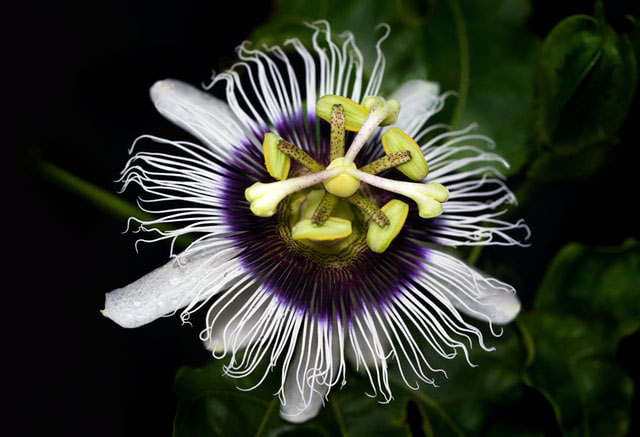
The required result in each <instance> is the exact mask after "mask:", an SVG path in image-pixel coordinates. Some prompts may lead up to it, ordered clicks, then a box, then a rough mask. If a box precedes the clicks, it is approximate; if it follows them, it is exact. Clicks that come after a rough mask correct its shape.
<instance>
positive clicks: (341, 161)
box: [245, 95, 449, 252]
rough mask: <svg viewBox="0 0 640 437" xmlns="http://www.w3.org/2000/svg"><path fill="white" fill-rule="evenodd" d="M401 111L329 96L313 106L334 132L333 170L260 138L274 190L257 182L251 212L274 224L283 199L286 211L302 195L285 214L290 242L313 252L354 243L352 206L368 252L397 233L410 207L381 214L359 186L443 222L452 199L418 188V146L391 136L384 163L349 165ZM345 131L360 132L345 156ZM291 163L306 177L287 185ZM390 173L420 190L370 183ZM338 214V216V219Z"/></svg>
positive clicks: (271, 137)
mask: <svg viewBox="0 0 640 437" xmlns="http://www.w3.org/2000/svg"><path fill="white" fill-rule="evenodd" d="M399 111H400V105H399V103H398V102H397V101H396V100H389V101H386V102H385V101H384V99H382V98H381V97H367V98H365V100H364V102H363V104H362V105H359V104H358V103H356V102H353V101H351V100H349V99H347V98H344V97H339V96H331V95H327V96H324V97H322V98H321V99H320V100H318V104H317V106H316V114H317V115H318V116H319V117H320V118H322V119H323V120H325V121H327V122H329V123H330V125H331V137H330V141H331V144H330V145H331V147H330V159H331V163H330V164H329V165H328V166H327V168H326V169H323V166H322V165H321V164H320V163H318V162H317V161H316V160H315V159H313V157H311V156H310V155H308V154H307V153H306V152H304V151H303V150H302V149H301V148H299V147H297V146H295V145H294V144H292V143H290V142H288V141H286V140H284V139H282V138H280V137H278V136H277V135H275V134H273V133H270V132H269V133H267V134H265V137H264V142H263V145H262V147H263V153H264V159H265V166H266V167H267V171H268V172H269V174H270V175H271V176H273V177H274V178H275V179H277V180H278V182H271V183H266V184H265V183H261V182H256V183H255V184H253V185H252V186H250V187H249V188H247V189H246V190H245V197H246V198H247V200H248V201H249V202H250V204H251V205H250V206H251V211H252V212H253V213H254V214H255V215H258V216H261V217H270V216H273V215H274V214H275V213H276V211H277V210H278V204H279V203H280V201H282V200H283V199H285V198H287V199H289V202H288V203H289V204H291V203H292V200H291V195H292V194H294V193H297V192H299V193H300V194H301V195H297V196H296V197H295V202H293V204H294V207H293V208H292V209H290V208H288V207H287V208H286V209H287V210H289V212H290V213H291V216H292V217H294V218H295V220H293V221H292V222H291V223H290V224H289V225H290V238H292V239H293V240H294V241H306V242H307V244H308V245H311V246H312V247H316V246H318V244H321V247H326V246H327V245H335V246H340V247H343V246H344V244H349V243H348V242H349V241H350V240H353V237H352V236H353V234H354V226H353V224H354V214H353V211H352V210H351V209H352V208H351V206H350V205H353V206H355V207H356V208H357V210H359V213H360V215H361V216H362V220H359V222H358V224H359V226H358V228H360V227H361V226H360V225H362V226H363V228H362V231H364V229H365V228H366V229H367V235H366V244H367V246H368V247H369V249H371V250H372V251H373V252H384V251H385V250H386V249H387V248H388V247H389V245H390V244H391V241H392V240H393V239H394V238H395V237H396V236H397V235H398V233H399V232H400V230H401V229H402V226H403V225H404V222H405V220H406V218H407V214H408V210H409V207H408V205H407V204H406V203H404V202H402V201H400V200H398V199H393V200H391V201H390V202H388V203H387V204H385V205H384V206H382V207H379V206H378V205H377V204H376V203H375V201H372V199H370V198H368V197H367V196H365V195H363V193H364V192H362V190H360V188H361V183H362V182H364V183H366V184H368V185H372V186H374V187H377V188H380V189H383V190H386V191H389V192H392V193H396V194H400V195H403V196H406V197H409V198H410V199H412V200H413V201H414V202H415V203H416V204H417V206H418V211H419V215H420V217H422V218H432V217H436V216H438V215H440V214H441V213H442V203H443V202H445V201H446V200H447V199H448V198H449V192H448V190H447V189H446V188H445V187H444V186H442V185H440V184H438V183H434V182H428V183H423V182H422V181H423V180H424V178H425V177H426V176H427V173H428V165H427V162H426V161H425V158H424V155H423V154H422V151H421V149H420V147H419V146H418V144H416V142H415V141H414V140H413V139H412V138H411V137H409V136H408V135H407V134H405V133H404V132H402V131H401V130H399V129H397V128H392V129H390V130H388V131H387V132H385V134H384V135H382V145H383V148H384V151H385V153H386V155H385V156H384V157H382V158H380V159H377V160H375V161H373V162H371V163H369V164H367V165H365V166H364V167H361V168H360V169H358V168H357V167H356V165H355V163H354V159H355V157H356V156H357V154H358V152H359V151H360V149H361V148H362V147H363V145H364V144H365V142H366V141H367V140H368V139H369V137H370V136H371V135H372V133H373V132H374V131H375V129H376V128H377V127H378V126H386V125H389V124H393V123H395V121H396V120H397V118H398V113H399ZM345 130H350V131H354V132H357V133H356V136H355V137H354V139H353V142H352V143H351V145H350V147H349V150H348V153H347V154H346V156H345V148H344V142H345ZM291 159H294V160H295V161H296V162H298V164H300V165H302V166H303V167H305V168H306V169H307V170H309V173H308V174H306V175H304V176H298V177H295V178H292V179H288V174H289V169H290V160H291ZM394 167H395V168H397V169H398V170H399V171H400V172H402V173H404V174H405V175H406V176H407V177H408V178H409V179H412V180H414V181H419V182H405V181H396V180H392V179H385V178H382V177H379V176H375V175H376V174H377V173H380V172H383V171H385V170H388V169H390V168H394ZM309 188H311V190H309ZM365 191H368V190H365ZM295 205H297V206H295ZM301 207H303V211H302V212H301V213H300V212H296V208H301ZM340 208H341V209H342V212H339V211H340ZM345 208H346V209H345ZM347 212H348V213H347ZM363 236H364V233H363V232H361V231H360V229H359V232H358V236H357V239H358V241H362V240H363V238H362V237H363ZM354 237H355V236H354ZM345 241H346V242H347V243H345ZM319 242H322V243H319ZM316 248H317V247H316Z"/></svg>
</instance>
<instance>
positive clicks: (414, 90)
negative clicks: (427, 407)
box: [103, 21, 529, 422]
mask: <svg viewBox="0 0 640 437" xmlns="http://www.w3.org/2000/svg"><path fill="white" fill-rule="evenodd" d="M309 27H310V28H311V29H312V31H313V34H312V45H313V47H312V49H311V50H310V49H308V48H306V47H305V46H304V45H303V44H302V43H301V41H299V40H298V39H290V40H288V41H286V42H285V44H284V46H285V47H286V48H288V49H291V50H289V51H288V52H285V51H284V49H283V48H281V47H278V46H274V47H264V48H263V49H262V50H257V49H252V48H251V46H250V44H249V43H244V44H242V45H241V46H240V47H239V48H238V50H237V52H238V57H239V59H240V61H239V62H238V63H237V64H235V65H234V66H233V67H232V68H231V69H230V70H229V71H226V72H223V73H221V74H218V75H214V77H213V80H212V81H211V82H210V83H209V84H208V85H207V86H206V87H205V88H206V89H207V90H209V89H211V88H213V87H214V86H222V85H224V87H225V89H224V91H225V96H226V101H224V100H221V99H218V98H216V97H214V96H213V95H211V94H210V93H209V92H206V91H202V90H199V89H197V88H195V87H192V86H190V85H187V84H185V83H183V82H180V81H177V80H163V81H160V82H157V83H156V84H154V85H153V87H152V88H151V98H152V100H153V103H154V105H155V107H156V108H157V110H158V111H159V112H160V113H161V114H162V115H164V116H165V117H166V118H168V119H169V120H170V121H172V122H173V123H175V124H177V125H178V126H180V127H182V128H184V129H185V130H186V131H188V132H189V133H191V134H192V135H193V136H195V137H196V138H197V139H198V140H199V141H200V143H196V142H192V141H173V140H167V139H162V138H158V137H155V136H150V135H144V136H141V137H139V138H138V139H137V140H136V141H135V143H134V144H133V146H132V148H131V153H135V154H134V155H133V156H132V157H131V158H130V160H129V161H128V163H127V165H126V167H125V169H124V170H123V173H122V178H121V182H122V184H123V190H124V189H126V188H127V187H129V186H131V185H137V186H138V187H139V188H140V189H141V190H142V192H143V193H144V194H143V198H141V199H140V205H141V207H142V208H143V209H144V210H145V211H148V212H150V213H152V214H154V215H155V216H156V217H158V218H157V219H155V220H152V221H139V220H136V219H131V221H130V223H137V224H138V226H139V228H140V230H145V231H147V230H149V231H152V232H155V234H152V235H153V237H152V238H150V239H147V240H143V241H159V240H170V241H171V242H172V244H171V248H172V254H171V257H172V259H171V260H170V261H169V262H168V263H167V264H165V265H164V266H162V267H160V268H158V269H156V270H154V271H153V272H151V273H149V274H148V275H146V276H144V277H142V278H141V279H139V280H138V281H136V282H134V283H132V284H130V285H128V286H126V287H123V288H120V289H117V290H114V291H112V292H110V293H107V295H106V302H105V309H104V311H103V313H104V315H105V316H107V317H109V318H110V319H112V320H113V321H115V322H116V323H118V324H119V325H121V326H123V327H127V328H134V327H138V326H141V325H144V324H147V323H149V322H151V321H153V320H155V319H157V318H159V317H163V316H166V315H171V314H174V313H176V312H177V311H179V310H180V309H182V312H181V319H182V321H183V322H188V320H189V318H190V316H191V314H193V313H194V312H196V311H198V310H200V309H204V311H205V312H206V317H205V323H206V327H205V329H204V330H203V331H202V333H201V338H202V340H203V341H204V343H205V345H206V347H207V348H208V349H210V350H211V352H212V354H213V356H214V357H216V358H223V357H226V359H227V360H228V362H227V364H226V366H225V367H224V371H225V373H226V374H227V375H229V376H231V377H236V378H239V377H243V376H246V375H248V374H250V373H252V372H259V375H260V378H259V379H260V381H262V380H263V379H264V378H265V377H266V376H267V375H268V374H269V373H270V372H272V371H276V372H277V373H279V374H280V377H281V385H280V389H279V390H278V392H277V396H279V398H280V401H281V415H282V416H283V417H284V418H285V419H287V420H289V421H292V422H302V421H305V420H307V419H309V418H311V417H313V416H315V415H316V414H317V413H318V411H319V410H320V408H321V406H322V405H323V404H324V402H325V401H326V400H327V399H328V394H329V391H330V389H331V388H332V387H334V386H336V385H338V386H339V387H342V386H343V385H344V384H345V383H347V381H346V369H347V364H346V362H347V361H350V362H351V363H352V364H353V365H354V366H355V367H356V368H357V369H358V370H359V371H361V372H362V373H363V374H364V375H366V377H368V379H369V380H370V383H371V390H370V393H367V394H368V395H370V396H376V397H378V399H379V400H380V401H381V402H388V401H390V400H391V399H392V393H391V389H390V386H389V379H388V376H389V369H390V367H389V366H391V365H393V366H396V368H397V371H398V373H399V375H401V377H402V379H403V380H404V382H405V383H406V384H407V385H408V386H410V387H411V388H414V389H415V388H418V386H419V384H420V383H421V382H424V383H427V384H431V385H434V386H435V385H436V378H437V377H439V376H441V377H444V376H446V371H445V370H444V369H439V368H436V367H435V366H433V365H432V364H431V361H432V359H431V358H430V357H433V356H434V355H439V356H441V357H444V358H446V359H452V358H454V357H456V356H457V355H462V356H464V359H466V361H468V362H469V364H470V365H473V364H472V363H471V362H470V360H469V356H468V349H469V348H471V347H472V346H473V344H474V343H476V344H478V345H479V346H480V347H481V348H483V349H484V350H486V351H491V350H492V349H493V348H491V347H489V346H487V345H485V342H484V340H483V336H482V334H481V332H480V330H479V329H478V328H477V327H476V326H474V325H473V324H472V323H470V322H469V321H468V319H467V318H466V317H463V316H462V315H463V314H464V315H465V316H471V317H474V318H477V319H480V320H481V321H483V322H486V323H488V325H489V327H490V330H491V333H492V334H493V335H499V334H500V329H499V328H497V329H496V328H495V327H494V325H495V324H498V325H499V324H505V323H508V322H510V321H511V320H513V318H514V317H515V316H516V315H517V314H518V312H519V310H520V303H519V301H518V299H517V297H516V295H515V291H514V289H513V288H512V287H511V286H509V285H507V284H505V283H503V282H501V281H499V280H497V279H494V278H491V277H489V276H487V275H485V274H484V273H481V272H479V271H477V270H475V269H474V268H472V267H470V266H469V265H467V264H466V263H465V262H464V261H461V260H460V259H458V258H457V257H455V256H454V255H452V254H451V253H450V250H449V248H451V247H459V246H476V245H492V244H496V245H522V244H523V243H522V241H524V240H526V239H528V237H529V229H528V228H527V226H526V225H525V224H524V223H523V222H522V221H518V222H516V223H511V222H508V221H505V220H504V219H502V218H501V216H502V215H503V214H504V213H505V211H506V207H507V205H509V204H513V203H515V197H514V195H513V193H512V192H511V191H509V189H508V188H507V186H506V185H505V183H504V182H503V179H504V178H503V176H502V175H501V174H500V168H503V167H505V166H506V165H507V164H506V162H505V161H504V160H503V159H502V158H501V157H499V156H498V155H496V154H494V153H489V152H487V151H486V149H491V148H492V147H493V142H492V141H491V140H490V139H489V138H487V137H485V136H482V135H479V134H476V133H473V132H472V131H473V130H474V129H475V128H476V127H475V126H474V125H471V126H468V127H466V128H464V129H462V130H451V129H450V128H449V127H448V126H446V125H442V124H428V123H427V122H428V121H429V119H430V118H431V117H432V116H433V115H434V114H435V113H437V112H438V111H440V110H441V109H442V108H443V106H444V104H445V100H446V98H447V96H448V95H450V94H447V93H445V94H442V95H441V94H439V88H438V85H437V84H435V83H433V82H426V81H422V80H412V81H409V82H407V83H405V84H404V85H402V86H401V87H400V88H399V89H398V90H397V91H395V92H394V93H393V94H391V95H390V96H388V97H389V98H388V99H386V100H385V99H383V98H382V97H380V96H379V94H380V86H381V84H382V81H383V74H384V67H385V58H384V55H383V52H382V50H381V45H382V42H383V41H384V40H385V38H386V37H387V36H388V34H389V31H390V29H389V27H388V26H386V25H382V26H381V29H382V31H383V33H384V34H383V35H382V36H381V38H380V39H379V40H378V43H377V45H376V47H375V49H376V52H377V57H376V60H375V62H374V63H373V68H372V70H371V74H370V75H369V79H368V80H365V73H364V65H365V62H364V60H363V56H362V54H361V52H360V50H359V49H358V47H357V46H356V44H355V41H354V37H353V35H352V34H351V33H350V32H345V33H343V34H341V35H340V36H339V38H338V39H337V40H334V39H333V38H332V35H331V30H330V27H329V25H328V23H326V22H324V21H320V22H315V23H313V24H310V25H309ZM483 144H484V146H482V145H483ZM346 146H348V147H346ZM167 225H169V226H167ZM158 227H160V228H162V229H163V230H159V229H158ZM187 234H189V235H191V236H193V237H194V238H193V240H191V241H192V242H191V244H190V245H189V246H188V247H187V248H186V250H184V251H183V252H182V253H179V254H174V251H173V250H174V244H173V243H175V241H176V239H177V238H178V237H181V236H183V235H187ZM242 388H243V389H244V388H250V387H242Z"/></svg>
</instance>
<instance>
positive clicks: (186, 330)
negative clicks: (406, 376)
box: [2, 1, 640, 436]
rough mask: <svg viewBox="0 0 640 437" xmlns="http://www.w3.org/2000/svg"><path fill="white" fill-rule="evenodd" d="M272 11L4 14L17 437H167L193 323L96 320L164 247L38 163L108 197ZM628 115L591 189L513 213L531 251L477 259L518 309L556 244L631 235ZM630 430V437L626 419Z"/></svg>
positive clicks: (126, 7) (214, 8) (540, 28)
mask: <svg viewBox="0 0 640 437" xmlns="http://www.w3.org/2000/svg"><path fill="white" fill-rule="evenodd" d="M584 3H585V2H567V3H561V2H560V3H558V2H553V3H551V4H549V3H546V2H540V1H537V2H534V10H533V16H532V18H531V21H530V26H531V28H532V29H533V30H534V31H535V32H537V33H538V34H540V35H541V36H544V35H546V33H547V32H548V31H549V30H550V29H551V27H553V25H555V24H556V23H557V22H558V21H559V20H560V19H562V18H564V17H566V16H568V15H570V14H573V13H578V12H585V13H590V12H591V7H590V6H589V5H587V6H585V5H584ZM586 3H589V2H586ZM613 3H614V5H615V7H613V8H610V9H609V10H610V11H612V12H610V13H611V14H612V19H613V21H615V22H616V23H623V21H624V20H623V19H622V16H623V12H628V11H627V10H626V9H625V7H624V3H623V2H613ZM272 7H273V5H272V2H270V1H258V2H239V1H238V2H214V1H210V2H204V1H202V2H197V1H189V2H175V3H170V4H161V3H159V2H153V1H144V2H136V3H130V2H126V1H115V2H105V3H95V4H94V3H92V2H87V3H84V4H69V3H67V4H62V5H60V4H56V3H53V2H50V3H46V4H44V3H41V4H38V3H36V4H32V5H25V6H22V7H21V10H19V11H15V12H17V14H13V13H9V14H7V15H5V20H7V19H8V20H7V21H9V22H8V23H7V25H6V26H3V42H4V45H5V46H6V49H5V50H3V58H4V62H3V64H4V67H3V75H7V77H6V78H5V79H3V94H4V96H5V97H7V96H8V99H5V100H4V103H2V105H3V107H4V109H5V111H6V115H4V117H3V120H4V122H5V123H6V124H7V125H8V128H9V129H4V131H5V132H7V131H8V132H9V135H8V138H7V137H5V141H6V143H7V144H8V145H10V147H9V148H8V151H9V160H10V161H12V162H11V163H10V166H9V169H8V171H5V177H4V181H3V182H4V183H3V187H4V188H5V190H4V192H5V196H4V199H3V200H4V202H3V205H4V206H3V214H2V215H3V223H4V226H3V230H4V235H6V236H8V237H9V239H8V244H7V245H6V246H5V255H6V257H5V258H6V259H9V260H10V261H9V263H6V262H5V263H4V265H5V267H4V269H3V270H5V269H6V271H5V279H6V284H5V285H4V286H3V291H4V293H3V294H4V295H5V296H7V297H9V299H8V301H5V306H4V308H3V309H4V312H5V313H6V316H5V317H3V322H4V323H5V324H6V326H5V329H4V333H5V344H7V346H5V349H4V350H5V353H4V354H3V361H4V364H5V365H6V366H8V368H7V370H6V371H5V374H4V376H5V380H6V383H7V384H8V386H9V387H8V388H9V390H8V392H6V391H5V393H7V394H6V399H7V400H8V401H9V403H10V405H11V406H12V408H11V410H10V411H9V412H10V413H11V415H12V417H11V419H13V420H12V422H14V423H15V424H16V425H17V426H18V427H19V428H18V429H19V430H20V431H21V432H19V433H17V434H19V435H112V436H115V435H118V436H127V435H131V436H146V435H154V436H156V435H157V436H162V435H169V434H170V432H171V424H172V420H173V414H174V411H175V401H176V400H175V397H174V395H173V393H172V387H171V386H172V381H173V377H174V374H175V372H176V370H177V369H178V368H179V367H180V366H182V365H193V366H197V365H201V364H203V363H205V362H206V360H207V359H208V354H207V353H206V352H205V351H204V350H203V349H202V347H201V346H200V343H199V341H198V339H197V335H196V334H197V333H198V332H199V329H198V328H199V326H198V325H197V324H196V326H195V327H189V326H180V324H179V322H178V320H177V319H175V318H173V319H162V320H159V321H157V322H154V323H153V324H152V325H150V326H146V327H142V328H139V329H136V330H125V329H123V328H120V327H118V326H117V325H115V324H114V323H112V322H110V321H108V320H106V319H104V318H103V317H102V316H101V315H100V314H99V310H100V309H101V308H102V306H103V302H104V293H105V292H107V291H109V290H112V289H114V288H117V287H120V286H123V285H125V284H127V283H129V282H131V281H133V280H135V279H137V278H138V277H139V276H141V275H142V274H144V273H146V272H148V271H150V270H151V269H153V268H155V267H157V266H159V265H161V264H163V263H164V262H165V261H166V259H167V254H168V250H167V247H166V246H162V245H159V246H142V247H141V254H140V255H136V253H135V251H134V247H133V242H134V241H135V235H122V234H121V233H122V231H123V230H124V224H123V223H122V222H119V221H117V220H114V219H113V218H111V217H109V216H107V215H105V214H104V213H102V212H100V211H98V210H96V209H94V208H93V207H92V206H91V205H89V204H87V203H85V202H84V201H83V200H80V199H78V198H77V197H75V196H74V195H72V194H69V193H67V192H65V191H63V190H61V189H59V188H58V187H56V186H54V185H51V184H50V183H49V182H47V181H46V180H44V179H43V178H41V177H40V176H39V175H38V173H37V172H36V171H35V170H34V167H33V162H34V161H35V160H36V159H39V158H43V159H45V160H48V161H50V162H53V163H55V164H56V165H59V166H60V167H62V168H64V169H66V170H68V171H70V172H72V173H73V174H76V175H78V176H80V177H82V178H84V179H86V180H89V181H91V182H93V183H95V184H96V185H98V186H101V187H104V188H106V189H108V190H111V191H114V192H115V191H116V189H117V185H116V184H115V183H114V182H113V181H114V179H116V178H117V177H118V174H119V171H120V170H121V168H122V167H123V165H124V163H125V161H126V159H127V148H128V146H129V145H130V143H131V142H132V140H133V139H134V138H135V137H136V136H138V135H140V134H143V133H153V134H156V135H158V136H164V137H169V138H185V134H184V133H182V132H180V130H179V129H178V128H175V127H173V126H172V125H170V124H169V123H167V122H165V121H164V120H163V119H162V118H161V117H160V116H159V115H158V114H157V113H156V112H155V110H154V109H153V107H152V105H151V102H150V101H149V98H148V89H149V87H150V86H151V85H152V84H153V82H154V81H156V80H158V79H162V78H165V77H175V78H180V79H182V80H184V81H186V82H190V83H193V84H199V83H202V82H203V81H207V80H208V79H209V77H210V75H211V70H212V69H216V70H220V69H223V68H225V67H228V66H229V65H230V64H231V63H232V61H233V59H234V47H235V46H236V45H238V44H239V43H240V42H241V41H242V40H243V39H246V38H247V37H248V36H249V34H250V32H251V29H252V28H253V27H254V26H256V25H257V24H259V23H261V22H263V21H265V20H267V19H268V16H269V14H270V11H271V10H272ZM5 12H6V11H5ZM10 12H14V11H10ZM623 25H624V24H621V26H623ZM637 100H638V99H637V98H636V101H635V103H634V111H635V113H637V109H638V101H637ZM634 119H635V120H637V118H636V117H632V116H630V117H629V119H628V120H627V122H626V123H625V125H624V126H623V129H622V132H621V145H620V147H619V148H618V150H617V152H616V153H615V154H614V155H613V157H612V158H611V162H609V163H608V165H607V166H606V167H605V168H604V170H602V171H601V172H599V173H598V174H597V175H595V176H594V177H592V178H590V179H589V180H587V181H581V182H579V183H573V184H557V185H554V186H549V187H546V188H545V189H544V190H542V191H540V192H539V193H538V194H537V195H536V196H535V197H534V198H533V199H531V201H530V202H528V203H527V204H526V205H524V207H523V209H522V210H521V211H520V214H519V215H520V216H523V217H524V218H525V219H526V220H527V221H528V223H529V225H530V226H531V228H532V231H533V235H534V237H533V246H532V248H530V249H514V248H507V249H491V250H487V251H486V252H485V253H484V254H483V257H482V260H481V261H482V262H483V263H484V264H485V265H499V264H505V265H507V266H508V267H509V269H511V270H513V271H515V272H516V274H514V276H513V278H505V279H508V280H512V282H515V285H516V287H517V288H518V291H519V293H520V295H521V296H522V298H523V300H524V302H525V305H526V304H527V303H529V302H530V301H531V298H532V296H533V293H534V291H535V289H536V287H537V286H538V284H539V282H540V279H541V275H542V273H543V272H544V270H545V268H546V266H547V264H548V262H549V261H550V259H551V258H552V257H553V255H554V254H555V253H556V251H557V250H558V249H559V248H560V247H562V246H563V245H564V244H566V243H567V242H570V241H579V242H583V243H586V244H596V245H618V244H620V243H621V242H622V241H623V240H624V239H625V238H627V237H629V236H632V235H636V236H637V234H638V232H637V224H638V213H637V212H636V211H635V209H634V208H635V206H636V205H637V203H638V194H637V188H638V182H637V176H636V175H637V174H638V168H639V167H638V165H639V164H638V160H637V155H638V154H637V140H636V138H637V133H636V126H635V125H634V124H633V121H632V120H634ZM5 152H6V150H5ZM5 156H6V155H5ZM632 158H633V159H632ZM5 159H6V158H5ZM13 163H17V167H15V168H17V170H18V171H17V173H16V174H13V169H14V166H13V165H11V164H13ZM6 194H9V196H6ZM125 197H126V195H125ZM603 201H604V202H607V203H608V205H609V207H608V208H607V209H606V211H605V212H602V210H598V212H597V213H596V212H595V211H596V209H595V208H594V202H603ZM196 319H197V317H194V321H195V320H196ZM637 344H638V336H637V335H636V336H635V337H634V338H631V339H627V340H625V341H624V342H623V343H622V345H621V347H620V348H619V349H620V350H619V356H620V358H621V360H622V361H623V363H624V366H625V367H626V368H627V371H628V372H630V373H631V374H633V375H634V379H635V380H636V381H638V370H637V369H638V368H640V365H639V363H638V361H637V358H636V357H635V356H634V354H633V351H634V350H635V348H636V345H637ZM634 404H635V406H636V407H637V406H638V396H637V395H636V397H635V399H634ZM14 409H15V413H14V411H12V410H14ZM636 410H637V408H636ZM633 426H634V427H635V429H636V430H637V429H638V423H637V422H634V425H633Z"/></svg>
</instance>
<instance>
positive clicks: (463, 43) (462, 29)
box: [449, 0, 469, 129]
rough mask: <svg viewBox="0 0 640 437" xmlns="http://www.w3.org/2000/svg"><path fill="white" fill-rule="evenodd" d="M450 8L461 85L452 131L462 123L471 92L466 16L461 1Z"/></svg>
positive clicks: (450, 5) (452, 118)
mask: <svg viewBox="0 0 640 437" xmlns="http://www.w3.org/2000/svg"><path fill="white" fill-rule="evenodd" d="M449 7H450V8H451V12H452V13H453V19H454V21H455V22H456V34H457V36H458V50H459V51H460V83H459V85H458V101H457V103H456V108H455V110H454V111H453V116H452V117H451V122H450V123H449V124H450V125H451V128H452V129H455V128H456V127H457V126H458V124H459V123H460V119H461V118H462V113H463V112H464V108H465V106H466V104H467V94H468V92H469V40H468V38H467V29H466V24H465V21H464V14H463V13H462V7H461V6H460V2H459V0H450V1H449Z"/></svg>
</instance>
